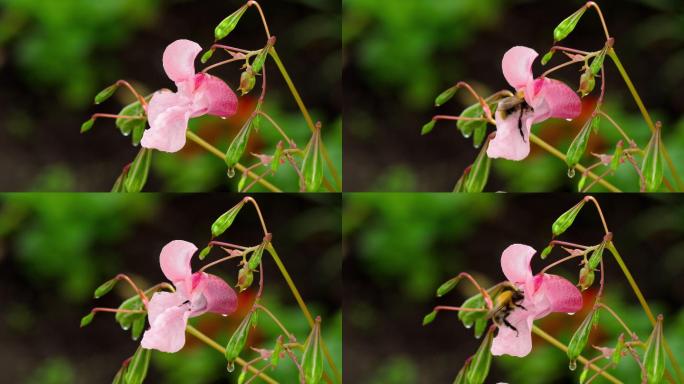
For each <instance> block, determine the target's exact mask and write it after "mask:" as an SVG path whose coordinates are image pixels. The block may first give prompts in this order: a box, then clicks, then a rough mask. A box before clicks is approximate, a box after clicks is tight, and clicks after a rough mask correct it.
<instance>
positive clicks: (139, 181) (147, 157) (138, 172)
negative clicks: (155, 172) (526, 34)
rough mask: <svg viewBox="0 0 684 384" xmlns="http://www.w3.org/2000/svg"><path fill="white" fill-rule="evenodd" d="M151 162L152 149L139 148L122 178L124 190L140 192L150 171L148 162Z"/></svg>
mask: <svg viewBox="0 0 684 384" xmlns="http://www.w3.org/2000/svg"><path fill="white" fill-rule="evenodd" d="M151 163H152V150H151V149H149V148H141V149H140V152H138V155H137V156H136V157H135V160H133V163H131V167H130V168H129V169H128V173H126V178H125V179H124V188H125V189H126V192H140V191H142V189H143V187H144V186H145V183H146V182H147V175H148V174H149V173H150V164H151Z"/></svg>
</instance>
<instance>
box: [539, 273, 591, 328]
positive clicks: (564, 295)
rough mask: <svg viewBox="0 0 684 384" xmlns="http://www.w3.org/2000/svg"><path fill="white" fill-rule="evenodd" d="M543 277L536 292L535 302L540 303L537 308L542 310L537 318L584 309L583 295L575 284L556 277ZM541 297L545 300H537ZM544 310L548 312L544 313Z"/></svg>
mask: <svg viewBox="0 0 684 384" xmlns="http://www.w3.org/2000/svg"><path fill="white" fill-rule="evenodd" d="M541 276H542V279H541V284H540V286H539V288H538V289H537V291H536V292H535V301H537V302H538V303H539V304H537V307H539V308H540V309H539V312H538V313H537V315H536V316H537V317H536V318H540V317H543V316H546V315H547V314H548V313H550V312H566V313H575V312H577V311H579V310H580V309H582V304H583V300H582V294H581V293H580V291H579V289H577V287H576V286H575V285H574V284H572V283H571V282H569V281H568V280H566V279H565V278H563V277H560V276H556V275H549V274H543V275H541ZM536 278H537V276H535V279H536ZM539 296H541V297H542V298H543V299H542V301H541V302H539V300H538V299H537V298H536V297H539ZM542 308H545V309H546V310H544V311H542ZM544 312H546V313H544Z"/></svg>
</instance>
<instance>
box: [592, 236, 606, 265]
mask: <svg viewBox="0 0 684 384" xmlns="http://www.w3.org/2000/svg"><path fill="white" fill-rule="evenodd" d="M605 248H606V243H605V242H602V243H601V244H599V246H598V247H597V248H596V249H594V251H593V252H592V253H591V256H590V257H589V261H588V262H587V266H588V267H589V269H591V270H592V271H593V270H595V269H596V267H598V265H599V264H600V263H601V260H602V259H603V250H604V249H605Z"/></svg>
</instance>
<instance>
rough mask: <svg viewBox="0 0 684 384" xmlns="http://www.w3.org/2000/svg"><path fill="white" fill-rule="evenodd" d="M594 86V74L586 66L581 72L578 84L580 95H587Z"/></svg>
mask: <svg viewBox="0 0 684 384" xmlns="http://www.w3.org/2000/svg"><path fill="white" fill-rule="evenodd" d="M595 86H596V79H595V78H594V74H593V73H591V70H590V69H589V68H587V69H586V70H585V71H584V73H582V76H580V86H579V92H580V94H581V95H582V97H584V96H586V95H588V94H590V93H591V91H593V90H594V87H595Z"/></svg>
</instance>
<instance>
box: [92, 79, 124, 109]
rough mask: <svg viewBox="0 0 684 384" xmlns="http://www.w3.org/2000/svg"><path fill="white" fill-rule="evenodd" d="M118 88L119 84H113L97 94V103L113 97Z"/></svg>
mask: <svg viewBox="0 0 684 384" xmlns="http://www.w3.org/2000/svg"><path fill="white" fill-rule="evenodd" d="M117 89H119V84H112V85H110V86H109V87H107V88H105V89H103V90H101V91H100V93H98V94H97V95H95V104H101V103H103V102H105V101H106V100H107V99H109V98H110V97H112V95H113V94H114V92H116V90H117Z"/></svg>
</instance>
